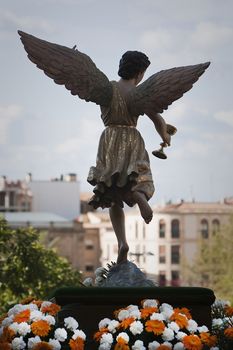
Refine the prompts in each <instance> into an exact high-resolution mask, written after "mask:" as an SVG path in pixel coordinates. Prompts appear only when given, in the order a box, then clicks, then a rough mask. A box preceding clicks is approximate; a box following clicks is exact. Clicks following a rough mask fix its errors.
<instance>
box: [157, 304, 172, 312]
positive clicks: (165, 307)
mask: <svg viewBox="0 0 233 350" xmlns="http://www.w3.org/2000/svg"><path fill="white" fill-rule="evenodd" d="M164 309H170V310H172V311H173V307H172V306H171V305H170V304H167V303H163V304H161V305H160V308H159V310H160V311H163V310H164Z"/></svg>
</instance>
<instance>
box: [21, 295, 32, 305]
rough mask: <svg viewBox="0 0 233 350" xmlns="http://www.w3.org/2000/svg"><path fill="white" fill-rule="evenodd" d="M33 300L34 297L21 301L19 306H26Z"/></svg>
mask: <svg viewBox="0 0 233 350" xmlns="http://www.w3.org/2000/svg"><path fill="white" fill-rule="evenodd" d="M34 300H35V298H34V297H27V298H25V299H23V300H21V302H20V304H22V305H27V304H30V303H32V302H33V301H34Z"/></svg>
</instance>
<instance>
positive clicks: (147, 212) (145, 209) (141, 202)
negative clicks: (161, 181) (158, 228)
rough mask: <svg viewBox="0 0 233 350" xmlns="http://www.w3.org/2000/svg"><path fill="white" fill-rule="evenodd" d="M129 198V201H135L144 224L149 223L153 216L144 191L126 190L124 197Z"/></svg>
mask: <svg viewBox="0 0 233 350" xmlns="http://www.w3.org/2000/svg"><path fill="white" fill-rule="evenodd" d="M127 197H128V199H129V198H130V201H133V202H134V203H137V205H138V207H139V210H140V213H141V216H142V218H143V219H144V221H145V223H146V224H149V222H150V221H151V220H152V218H153V211H152V209H151V207H150V206H149V204H148V201H147V199H146V196H145V195H144V193H142V192H139V191H132V192H127V193H126V195H125V198H126V199H127Z"/></svg>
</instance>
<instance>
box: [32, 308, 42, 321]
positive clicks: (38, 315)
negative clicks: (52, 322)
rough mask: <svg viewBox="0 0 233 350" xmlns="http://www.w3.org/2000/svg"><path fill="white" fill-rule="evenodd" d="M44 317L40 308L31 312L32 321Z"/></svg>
mask: <svg viewBox="0 0 233 350" xmlns="http://www.w3.org/2000/svg"><path fill="white" fill-rule="evenodd" d="M42 317H43V313H42V312H41V311H39V310H33V311H32V312H31V314H30V320H31V321H39V320H41V319H42Z"/></svg>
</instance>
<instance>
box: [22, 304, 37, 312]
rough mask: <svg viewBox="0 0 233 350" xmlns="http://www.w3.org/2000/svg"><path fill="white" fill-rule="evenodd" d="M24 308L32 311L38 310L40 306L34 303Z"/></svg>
mask: <svg viewBox="0 0 233 350" xmlns="http://www.w3.org/2000/svg"><path fill="white" fill-rule="evenodd" d="M24 306H25V309H29V310H30V311H35V310H38V306H37V305H36V304H34V303H31V304H28V305H24Z"/></svg>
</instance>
